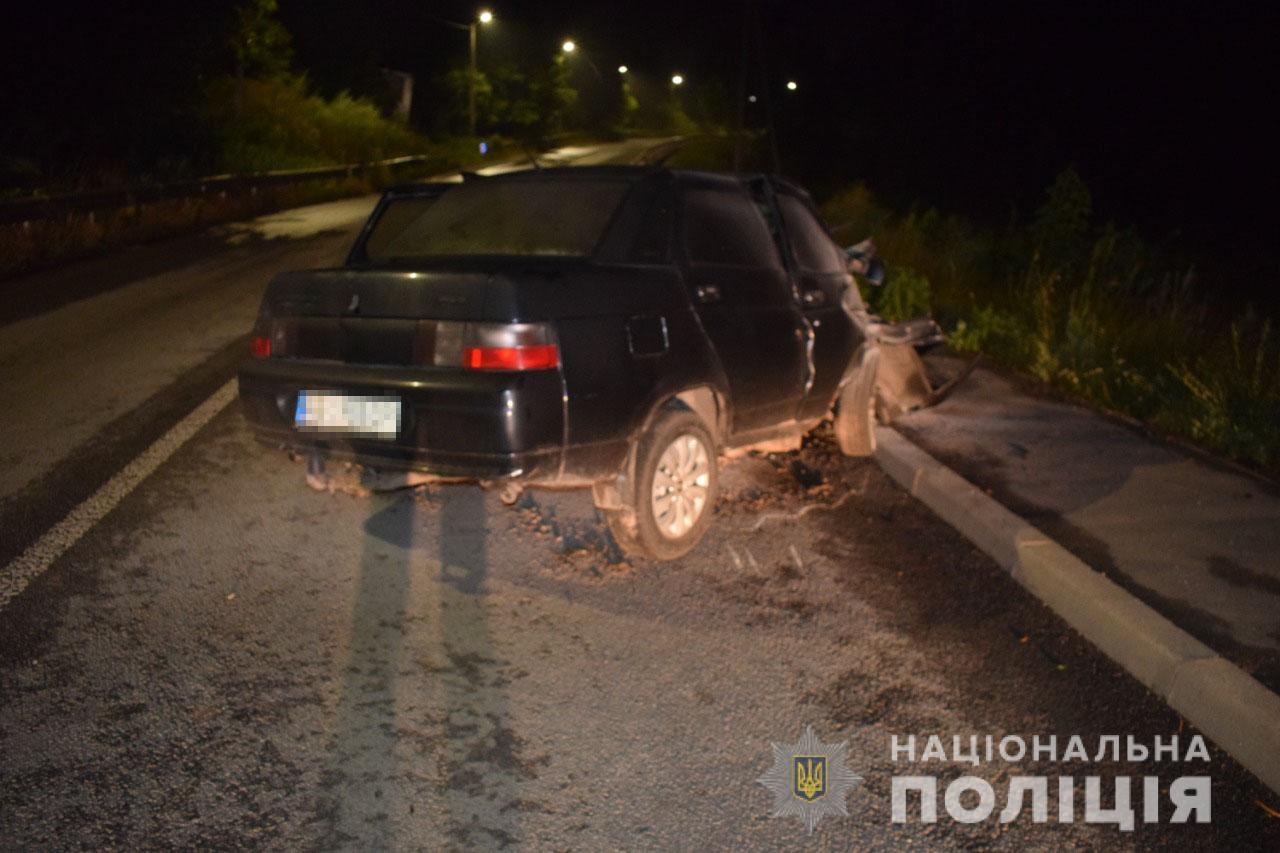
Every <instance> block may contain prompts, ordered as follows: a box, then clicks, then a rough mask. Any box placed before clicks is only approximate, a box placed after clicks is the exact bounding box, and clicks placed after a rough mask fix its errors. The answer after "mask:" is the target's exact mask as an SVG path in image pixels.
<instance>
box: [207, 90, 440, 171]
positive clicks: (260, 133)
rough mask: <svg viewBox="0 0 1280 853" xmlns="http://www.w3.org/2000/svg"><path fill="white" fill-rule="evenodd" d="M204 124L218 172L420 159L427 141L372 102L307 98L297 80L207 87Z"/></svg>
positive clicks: (340, 97)
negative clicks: (408, 157) (414, 156)
mask: <svg viewBox="0 0 1280 853" xmlns="http://www.w3.org/2000/svg"><path fill="white" fill-rule="evenodd" d="M205 121H206V123H207V125H208V127H209V130H210V133H211V135H212V137H213V140H214V148H215V151H216V159H217V162H216V168H217V169H219V170H220V171H225V172H236V173H241V172H262V171H271V170H275V169H296V168H306V167H308V166H324V165H333V164H340V163H359V162H367V161H370V160H382V159H386V158H388V157H398V156H401V155H404V154H418V153H422V152H423V150H424V149H425V148H426V146H427V140H426V138H424V137H422V136H420V135H418V134H417V133H414V132H413V131H411V130H409V129H408V128H407V127H405V126H404V125H403V124H401V123H400V122H398V121H395V120H392V119H389V118H384V117H383V116H382V114H381V113H380V112H379V111H378V108H377V107H376V106H375V105H374V104H373V103H372V102H370V101H365V100H362V99H359V98H353V97H351V96H350V95H348V94H346V93H340V94H338V95H337V96H336V97H334V98H333V99H332V100H329V101H326V100H325V99H324V98H321V97H319V96H318V95H312V94H308V92H307V87H306V81H305V79H304V78H301V77H292V78H287V79H283V80H252V79H246V80H237V79H235V78H231V77H223V78H218V79H217V80H214V81H213V82H212V83H211V84H210V85H209V87H208V90H207V93H206V103H205Z"/></svg>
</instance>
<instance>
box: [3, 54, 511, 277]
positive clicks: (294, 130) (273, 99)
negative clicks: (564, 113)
mask: <svg viewBox="0 0 1280 853" xmlns="http://www.w3.org/2000/svg"><path fill="white" fill-rule="evenodd" d="M201 121H202V126H203V127H204V129H205V133H206V137H207V139H206V147H207V149H208V150H207V151H206V152H205V153H204V154H203V155H201V156H200V157H199V158H198V159H200V160H201V162H203V163H204V166H205V169H206V171H214V172H221V173H229V174H253V173H255V172H263V171H273V170H280V169H300V168H308V167H318V166H332V165H342V164H347V163H363V162H373V161H378V160H383V159H389V158H392V157H397V156H401V155H408V154H413V155H426V156H427V158H428V160H427V161H426V162H425V163H423V164H421V165H418V166H414V167H413V168H411V169H400V170H398V171H397V172H396V174H395V175H393V174H391V172H389V171H387V170H375V171H374V172H372V173H366V174H364V175H362V176H349V177H341V178H322V179H315V180H307V181H301V182H298V183H290V184H282V185H277V186H263V187H257V188H254V189H251V190H248V191H239V192H227V191H213V192H209V193H206V194H204V195H201V196H188V197H183V198H172V199H162V200H157V201H150V202H146V203H143V204H138V205H133V206H130V207H125V208H116V209H110V210H101V211H96V212H90V213H77V214H72V215H67V216H61V217H57V218H51V219H41V220H32V221H29V222H19V223H12V224H5V225H0V278H9V277H12V276H15V275H19V274H22V273H25V272H30V271H33V270H37V269H40V268H42V267H46V266H49V265H51V264H56V263H62V262H65V261H68V260H72V259H75V258H80V257H85V256H88V255H92V254H95V253H99V252H102V251H106V250H109V249H112V248H116V247H119V246H124V245H130V244H134V243H145V242H150V241H154V240H161V239H164V238H167V237H173V236H176V235H179V234H185V233H190V232H192V231H196V230H199V229H201V228H205V227H208V226H210V225H215V224H219V223H224V222H235V221H237V220H242V219H247V218H251V217H253V216H258V215H260V214H264V213H270V212H272V211H276V210H283V209H286V208H290V207H300V206H302V205H307V204H317V203H320V202H324V201H332V200H334V199H338V198H348V197H351V196H357V195H363V194H367V193H372V192H377V191H378V190H381V189H383V188H385V187H387V186H390V185H392V184H395V183H399V182H402V181H408V180H413V179H415V178H421V177H425V176H427V175H431V174H437V173H439V172H445V171H449V170H452V169H457V168H465V167H467V166H471V165H474V164H476V163H478V162H480V161H481V160H483V159H485V158H482V157H481V156H480V154H479V152H478V150H477V148H476V141H475V140H473V139H469V138H466V139H439V140H428V139H427V138H426V137H425V136H422V135H420V134H418V133H415V132H414V131H412V130H410V129H409V128H408V127H406V126H405V125H404V124H403V123H401V122H399V121H396V120H394V119H389V118H385V117H383V116H382V114H381V113H380V112H379V110H378V108H377V107H376V106H375V105H374V104H372V103H371V102H368V101H364V100H361V99H359V98H353V97H351V96H349V95H346V94H339V95H337V96H335V97H334V98H331V99H325V98H322V97H320V96H318V95H315V94H311V93H310V92H309V90H308V87H307V84H306V81H305V79H303V78H300V77H292V78H285V79H278V80H254V79H246V80H244V81H237V80H235V79H233V78H218V79H215V80H213V81H211V82H210V84H209V85H208V87H207V89H206V100H205V105H204V112H203V115H202V117H201ZM507 147H509V146H508V144H507V143H506V142H505V141H503V140H491V141H490V153H489V155H488V157H489V158H493V157H495V156H500V155H501V152H502V151H504V150H505V149H506V148H507ZM177 173H178V176H185V177H190V176H191V175H192V174H195V172H194V167H192V166H191V165H190V164H187V165H186V166H183V167H178V168H177ZM120 180H123V179H120ZM150 180H152V181H154V180H155V177H154V176H153V177H152V178H151V179H150ZM102 181H103V176H101V175H95V176H88V175H84V176H79V177H78V178H77V177H76V176H74V175H67V176H64V177H63V178H62V179H61V183H59V181H58V180H54V181H53V182H52V183H50V184H49V186H51V187H57V189H58V190H60V191H74V190H76V189H82V188H84V187H85V186H91V187H94V188H102V187H103V184H102ZM108 183H109V182H108ZM47 191H49V190H46V192H47Z"/></svg>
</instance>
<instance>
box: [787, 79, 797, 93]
mask: <svg viewBox="0 0 1280 853" xmlns="http://www.w3.org/2000/svg"><path fill="white" fill-rule="evenodd" d="M798 88H800V87H799V86H797V85H796V81H795V80H788V81H787V91H788V92H794V91H795V90H796V89H798Z"/></svg>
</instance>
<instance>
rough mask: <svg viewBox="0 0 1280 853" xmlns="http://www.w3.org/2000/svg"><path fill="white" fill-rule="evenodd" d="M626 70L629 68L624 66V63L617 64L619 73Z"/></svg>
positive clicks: (623, 72)
mask: <svg viewBox="0 0 1280 853" xmlns="http://www.w3.org/2000/svg"><path fill="white" fill-rule="evenodd" d="M628 70H629V69H628V68H627V66H625V65H619V66H618V73H619V74H626V73H627V71H628Z"/></svg>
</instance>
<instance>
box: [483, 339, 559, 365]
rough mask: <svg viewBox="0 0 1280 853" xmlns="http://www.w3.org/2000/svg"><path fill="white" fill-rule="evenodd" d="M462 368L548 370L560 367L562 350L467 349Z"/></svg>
mask: <svg viewBox="0 0 1280 853" xmlns="http://www.w3.org/2000/svg"><path fill="white" fill-rule="evenodd" d="M462 366H463V367H469V368H471V369H472V370H547V369H550V368H553V367H559V366H560V348H559V347H557V346H556V345H555V344H537V345H536V346H531V347H467V348H466V349H464V350H463V351H462Z"/></svg>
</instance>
